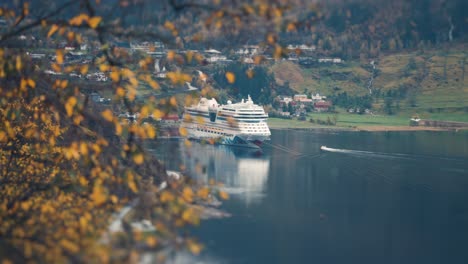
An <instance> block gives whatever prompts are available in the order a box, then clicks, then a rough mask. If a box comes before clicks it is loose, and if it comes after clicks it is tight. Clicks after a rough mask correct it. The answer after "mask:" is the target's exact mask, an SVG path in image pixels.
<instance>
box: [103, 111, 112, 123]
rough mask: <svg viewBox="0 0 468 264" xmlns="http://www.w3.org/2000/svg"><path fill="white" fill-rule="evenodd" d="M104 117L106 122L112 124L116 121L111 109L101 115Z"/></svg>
mask: <svg viewBox="0 0 468 264" xmlns="http://www.w3.org/2000/svg"><path fill="white" fill-rule="evenodd" d="M101 115H102V117H104V119H105V120H107V121H109V122H112V120H113V119H114V114H112V111H111V110H110V109H106V110H104V111H103V112H102V113H101Z"/></svg>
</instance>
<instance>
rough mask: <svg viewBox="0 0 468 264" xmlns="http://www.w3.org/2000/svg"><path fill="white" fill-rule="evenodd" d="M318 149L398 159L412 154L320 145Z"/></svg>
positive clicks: (410, 156) (407, 157)
mask: <svg viewBox="0 0 468 264" xmlns="http://www.w3.org/2000/svg"><path fill="white" fill-rule="evenodd" d="M320 150H322V151H326V152H335V153H343V154H349V155H354V156H361V157H376V158H389V159H392V158H400V159H411V158H413V157H412V155H408V154H400V153H383V152H373V151H363V150H352V149H336V148H329V147H327V146H321V147H320Z"/></svg>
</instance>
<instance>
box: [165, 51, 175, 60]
mask: <svg viewBox="0 0 468 264" xmlns="http://www.w3.org/2000/svg"><path fill="white" fill-rule="evenodd" d="M174 57H175V52H174V51H173V50H170V51H168V52H167V59H168V60H170V61H171V60H173V59H174Z"/></svg>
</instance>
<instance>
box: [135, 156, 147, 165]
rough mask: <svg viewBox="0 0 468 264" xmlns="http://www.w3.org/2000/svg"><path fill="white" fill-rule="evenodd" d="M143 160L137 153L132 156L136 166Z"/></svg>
mask: <svg viewBox="0 0 468 264" xmlns="http://www.w3.org/2000/svg"><path fill="white" fill-rule="evenodd" d="M144 160H145V158H144V157H143V154H141V153H138V154H136V155H135V156H133V162H135V163H136V164H138V165H140V164H142V163H143V161H144Z"/></svg>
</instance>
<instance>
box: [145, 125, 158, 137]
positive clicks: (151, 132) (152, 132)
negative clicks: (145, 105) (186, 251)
mask: <svg viewBox="0 0 468 264" xmlns="http://www.w3.org/2000/svg"><path fill="white" fill-rule="evenodd" d="M146 134H147V135H148V137H149V138H151V139H153V138H155V137H156V131H155V130H154V128H153V127H152V126H151V125H148V126H146Z"/></svg>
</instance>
